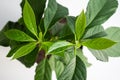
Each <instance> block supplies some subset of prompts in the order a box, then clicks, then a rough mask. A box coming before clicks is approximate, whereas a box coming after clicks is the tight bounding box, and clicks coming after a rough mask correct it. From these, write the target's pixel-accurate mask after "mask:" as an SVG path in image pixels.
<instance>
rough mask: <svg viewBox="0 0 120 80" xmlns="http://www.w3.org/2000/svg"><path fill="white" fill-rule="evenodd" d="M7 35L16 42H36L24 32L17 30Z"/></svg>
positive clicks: (12, 30)
mask: <svg viewBox="0 0 120 80" xmlns="http://www.w3.org/2000/svg"><path fill="white" fill-rule="evenodd" d="M5 35H6V37H7V38H9V39H10V40H15V41H22V42H26V41H35V40H34V39H33V38H31V37H30V36H28V35H27V34H26V33H24V32H23V31H20V30H17V29H11V30H8V31H6V32H5Z"/></svg>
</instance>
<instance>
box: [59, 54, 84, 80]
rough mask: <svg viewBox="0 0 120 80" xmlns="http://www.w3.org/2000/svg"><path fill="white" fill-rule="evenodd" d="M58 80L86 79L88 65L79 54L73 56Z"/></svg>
mask: <svg viewBox="0 0 120 80" xmlns="http://www.w3.org/2000/svg"><path fill="white" fill-rule="evenodd" d="M58 80H86V67H85V65H84V63H83V62H82V60H81V59H80V58H79V57H78V56H76V57H75V58H73V59H72V60H71V61H70V63H69V64H68V65H67V66H66V68H65V69H64V71H63V73H62V74H61V75H60V77H59V78H58Z"/></svg>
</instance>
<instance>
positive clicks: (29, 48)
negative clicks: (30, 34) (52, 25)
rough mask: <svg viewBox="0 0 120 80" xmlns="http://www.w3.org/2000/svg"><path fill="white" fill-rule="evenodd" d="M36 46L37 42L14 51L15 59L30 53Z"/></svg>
mask: <svg viewBox="0 0 120 80" xmlns="http://www.w3.org/2000/svg"><path fill="white" fill-rule="evenodd" d="M35 47H36V42H33V43H29V44H27V45H24V46H22V47H21V48H19V49H18V50H17V51H16V52H15V53H14V56H13V59H16V58H20V57H22V56H25V55H27V54H29V53H30V52H32V51H33V50H34V49H35Z"/></svg>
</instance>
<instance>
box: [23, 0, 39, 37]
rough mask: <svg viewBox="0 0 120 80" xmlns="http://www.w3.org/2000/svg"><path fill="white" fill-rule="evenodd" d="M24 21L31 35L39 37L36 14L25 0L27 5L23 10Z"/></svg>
mask: <svg viewBox="0 0 120 80" xmlns="http://www.w3.org/2000/svg"><path fill="white" fill-rule="evenodd" d="M23 19H24V22H25V25H26V27H27V28H28V30H29V31H30V32H31V33H33V34H34V35H35V36H37V25H36V19H35V14H34V12H33V10H32V8H31V6H30V4H29V3H28V1H27V0H25V5H24V9H23Z"/></svg>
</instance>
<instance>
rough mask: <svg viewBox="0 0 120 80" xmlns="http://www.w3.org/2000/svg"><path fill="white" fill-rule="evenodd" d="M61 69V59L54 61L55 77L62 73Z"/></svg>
mask: <svg viewBox="0 0 120 80" xmlns="http://www.w3.org/2000/svg"><path fill="white" fill-rule="evenodd" d="M63 71H64V64H63V63H62V62H61V61H56V63H55V73H56V77H57V79H58V78H59V76H60V75H61V74H62V72H63Z"/></svg>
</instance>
